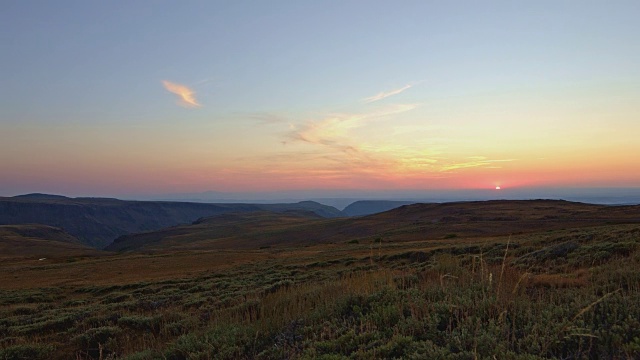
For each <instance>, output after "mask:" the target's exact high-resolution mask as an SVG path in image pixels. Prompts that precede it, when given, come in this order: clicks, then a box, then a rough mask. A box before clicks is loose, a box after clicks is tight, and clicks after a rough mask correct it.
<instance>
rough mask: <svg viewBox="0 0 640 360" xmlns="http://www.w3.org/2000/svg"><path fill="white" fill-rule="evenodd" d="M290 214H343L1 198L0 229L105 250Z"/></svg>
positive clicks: (319, 208) (280, 207) (326, 209)
mask: <svg viewBox="0 0 640 360" xmlns="http://www.w3.org/2000/svg"><path fill="white" fill-rule="evenodd" d="M289 210H303V211H312V212H314V213H315V214H317V215H319V216H322V217H337V216H342V213H341V212H340V211H339V210H337V209H335V208H333V207H330V206H325V205H322V204H319V203H315V202H300V203H293V204H206V203H185V202H161V201H124V200H118V199H107V198H67V197H64V196H58V195H46V194H29V195H24V196H17V197H4V198H0V225H16V224H43V225H49V226H54V227H59V228H62V229H64V231H66V232H67V233H69V234H71V235H73V236H75V237H76V238H78V239H79V240H80V241H81V242H82V243H83V244H85V245H89V246H91V247H94V248H99V249H101V248H103V247H105V246H106V245H108V244H110V243H111V242H112V241H113V240H114V239H115V238H117V237H119V236H122V235H125V234H131V233H137V232H144V231H151V230H158V229H162V228H166V227H169V226H175V225H178V224H188V223H191V222H193V221H195V220H197V219H199V218H201V217H205V216H212V215H216V214H223V213H228V212H250V211H274V212H284V211H289Z"/></svg>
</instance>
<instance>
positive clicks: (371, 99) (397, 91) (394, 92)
mask: <svg viewBox="0 0 640 360" xmlns="http://www.w3.org/2000/svg"><path fill="white" fill-rule="evenodd" d="M411 86H412V85H405V86H403V87H401V88H399V89H395V90H391V91H384V92H381V93H378V94H376V95H373V96H370V97H368V98H364V99H363V100H362V101H364V102H365V103H367V104H368V103H372V102H375V101H379V100H382V99H385V98H388V97H389V96H393V95H398V94H400V93H402V92H403V91H405V90H407V89H410V88H411Z"/></svg>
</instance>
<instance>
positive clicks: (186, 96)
mask: <svg viewBox="0 0 640 360" xmlns="http://www.w3.org/2000/svg"><path fill="white" fill-rule="evenodd" d="M162 84H163V85H164V88H165V89H167V91H169V92H171V93H174V94H176V95H178V98H179V99H180V100H179V101H178V105H180V106H184V107H189V108H193V107H200V106H202V105H200V104H199V103H198V101H197V100H196V98H195V92H194V91H193V90H192V89H190V88H189V87H187V86H185V85H181V84H176V83H172V82H170V81H167V80H163V81H162Z"/></svg>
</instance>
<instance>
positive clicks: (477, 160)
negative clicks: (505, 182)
mask: <svg viewBox="0 0 640 360" xmlns="http://www.w3.org/2000/svg"><path fill="white" fill-rule="evenodd" d="M515 160H516V159H498V160H492V159H487V158H486V157H484V156H471V157H468V158H467V161H460V162H456V163H451V164H447V165H444V166H442V168H441V169H440V171H443V172H447V171H455V170H459V169H467V168H475V167H485V168H492V169H499V168H500V167H501V166H499V165H498V164H499V163H504V162H511V161H515Z"/></svg>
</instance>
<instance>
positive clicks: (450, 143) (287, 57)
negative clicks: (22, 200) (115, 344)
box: [0, 0, 640, 197]
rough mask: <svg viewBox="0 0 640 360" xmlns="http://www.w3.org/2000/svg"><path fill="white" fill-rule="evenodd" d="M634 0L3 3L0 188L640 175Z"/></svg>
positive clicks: (572, 181) (402, 183)
mask: <svg viewBox="0 0 640 360" xmlns="http://www.w3.org/2000/svg"><path fill="white" fill-rule="evenodd" d="M639 14H640V2H638V1H635V0H634V1H561V0H554V1H527V2H525V1H486V2H479V1H426V0H422V1H398V2H389V1H364V0H362V1H351V0H340V1H337V0H336V1H334V0H328V1H299V0H298V1H293V0H292V1H279V0H274V1H241V0H234V1H102V2H98V1H67V0H60V1H35V0H34V1H30V0H27V1H18V0H16V1H13V0H9V1H5V2H3V9H2V12H1V13H0V34H1V35H0V39H1V41H0V50H1V53H2V56H1V57H0V69H1V71H0V84H1V85H0V92H1V93H0V196H12V195H17V194H21V193H30V192H45V193H56V194H65V195H72V196H133V197H135V196H147V195H149V194H171V193H197V192H204V191H218V192H234V193H243V192H244V193H248V192H270V191H278V192H287V191H292V192H294V191H295V192H298V193H299V192H300V191H305V190H319V189H320V190H336V191H337V190H340V191H343V190H347V191H348V190H366V191H374V192H375V191H383V190H390V189H392V190H404V189H406V190H418V191H419V190H429V191H433V190H439V189H443V190H444V189H447V190H469V189H494V188H495V187H496V186H500V187H501V188H502V189H503V190H505V189H520V188H528V187H536V188H545V187H553V188H558V187H576V188H587V189H588V188H636V187H640V155H639V154H640V141H638V137H639V135H640V101H638V99H640V67H639V66H638V64H640V22H639V21H638V15H639Z"/></svg>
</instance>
